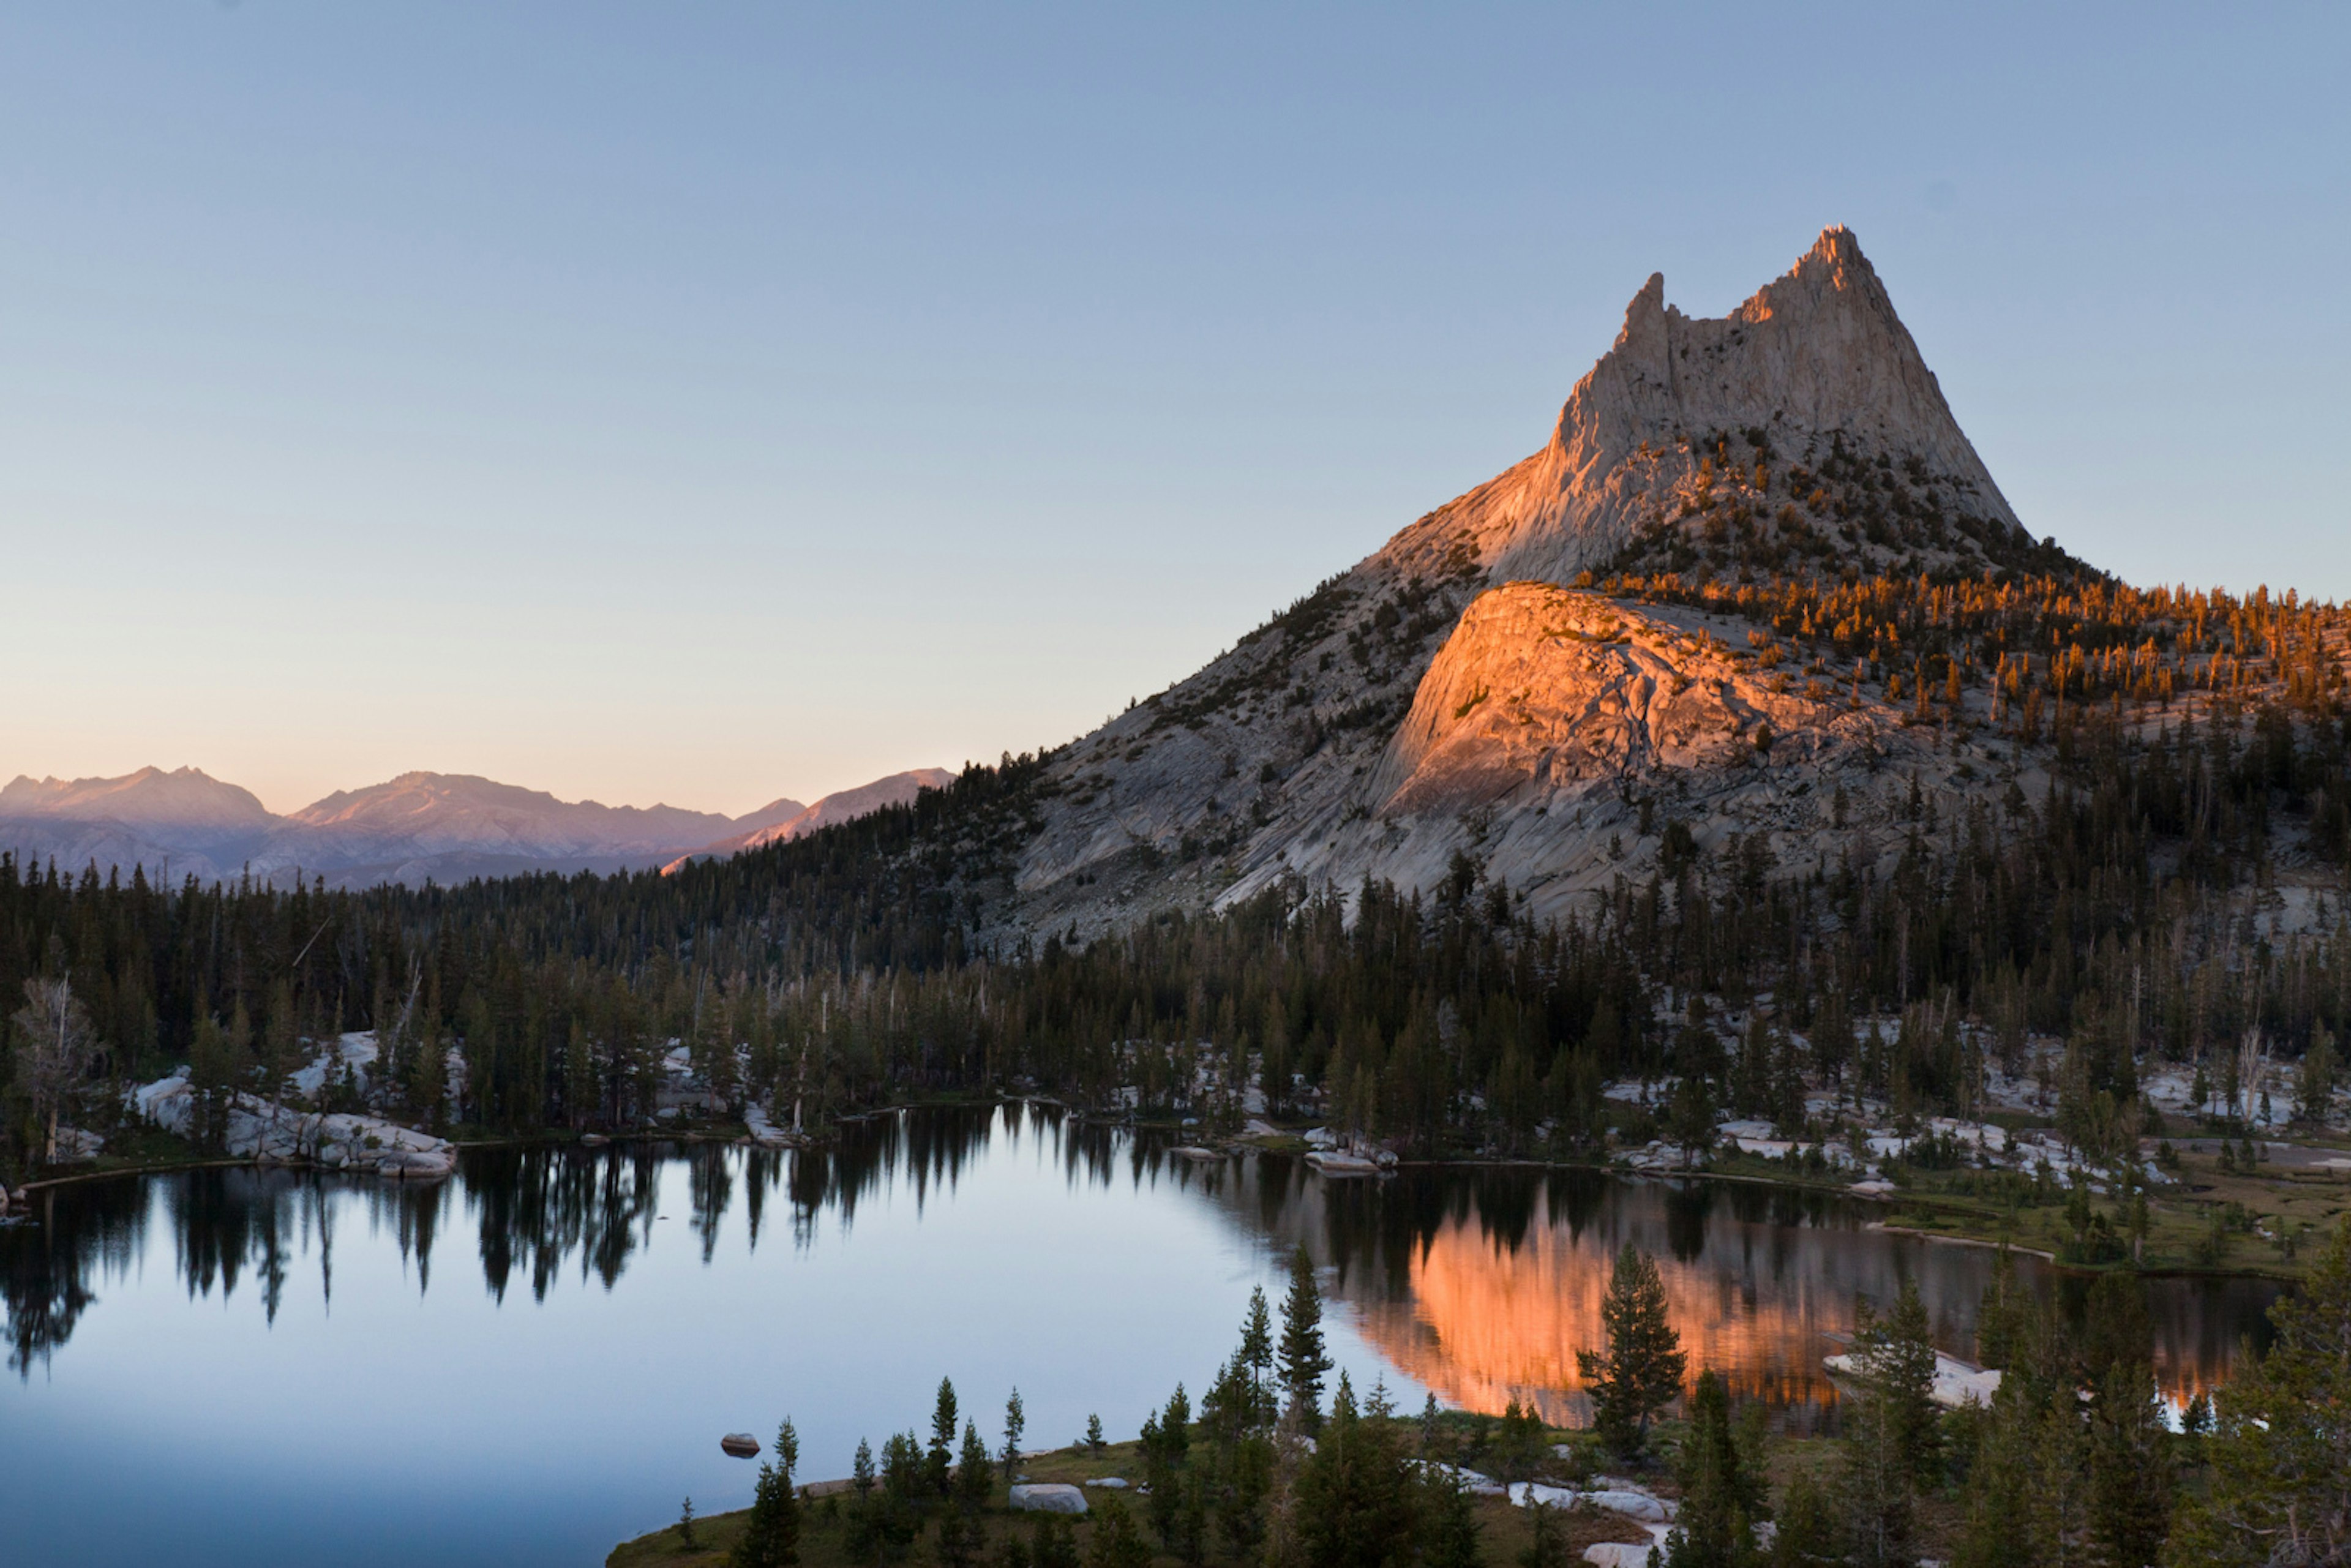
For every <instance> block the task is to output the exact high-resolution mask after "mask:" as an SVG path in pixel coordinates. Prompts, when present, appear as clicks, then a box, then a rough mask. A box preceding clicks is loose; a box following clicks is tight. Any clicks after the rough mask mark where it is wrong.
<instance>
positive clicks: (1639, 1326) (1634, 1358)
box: [1575, 1242, 1689, 1458]
mask: <svg viewBox="0 0 2351 1568" xmlns="http://www.w3.org/2000/svg"><path fill="white" fill-rule="evenodd" d="M1600 1323H1601V1327H1602V1329H1603V1330H1604V1332H1605V1333H1606V1334H1607V1336H1608V1345H1607V1348H1606V1349H1605V1350H1604V1351H1590V1350H1584V1351H1578V1352H1577V1353H1576V1356H1575V1362H1576V1366H1577V1369H1578V1370H1579V1371H1580V1372H1581V1373H1582V1374H1583V1381H1584V1386H1585V1388H1586V1390H1587V1392H1588V1393H1589V1394H1590V1396H1591V1398H1592V1411H1593V1427H1594V1428H1595V1429H1597V1430H1598V1432H1599V1433H1600V1436H1601V1437H1602V1439H1603V1440H1604V1442H1606V1443H1607V1444H1608V1446H1609V1447H1610V1448H1614V1449H1615V1450H1616V1451H1617V1452H1618V1453H1619V1454H1621V1455H1624V1456H1625V1458H1634V1457H1635V1456H1637V1455H1638V1454H1639V1453H1640V1452H1641V1451H1642V1449H1643V1448H1646V1446H1647V1443H1648V1440H1649V1423H1650V1421H1651V1420H1652V1419H1654V1418H1655V1417H1656V1414H1657V1412H1658V1411H1660V1410H1662V1409H1664V1408H1665V1407H1666V1406H1667V1405H1669V1404H1671V1403H1672V1402H1673V1400H1674V1397H1675V1396H1677V1395H1678V1394H1679V1393H1680V1392H1681V1388H1682V1378H1683V1376H1684V1375H1685V1374H1686V1373H1687V1371H1688V1367H1689V1358H1688V1357H1687V1355H1685V1354H1683V1352H1682V1347H1681V1335H1680V1334H1678V1333H1675V1332H1674V1326H1673V1323H1672V1322H1671V1321H1670V1320H1669V1319H1668V1317H1667V1312H1666V1283H1665V1280H1664V1279H1663V1277H1662V1276H1660V1275H1659V1274H1658V1272H1657V1265H1656V1262H1655V1261H1654V1260H1651V1259H1650V1257H1649V1256H1648V1254H1646V1253H1645V1252H1643V1251H1641V1250H1640V1249H1637V1248H1635V1247H1634V1246H1633V1245H1632V1244H1631V1243H1630V1242H1627V1243H1626V1244H1625V1249H1624V1250H1623V1251H1622V1252H1620V1253H1618V1254H1617V1255H1616V1267H1615V1270H1614V1273H1613V1274H1611V1276H1610V1277H1609V1281H1608V1294H1607V1296H1606V1297H1605V1298H1604V1300H1603V1301H1602V1302H1601V1305H1600Z"/></svg>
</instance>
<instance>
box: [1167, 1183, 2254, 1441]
mask: <svg viewBox="0 0 2351 1568" xmlns="http://www.w3.org/2000/svg"><path fill="white" fill-rule="evenodd" d="M1233 1170H1234V1173H1235V1174H1234V1176H1232V1178H1231V1180H1230V1181H1229V1182H1228V1183H1227V1184H1224V1185H1221V1186H1217V1187H1215V1188H1212V1189H1209V1190H1210V1194H1211V1196H1213V1197H1216V1198H1217V1201H1218V1202H1219V1204H1220V1205H1221V1206H1222V1207H1224V1208H1225V1209H1226V1210H1227V1212H1228V1213H1229V1214H1231V1215H1232V1216H1233V1217H1234V1218H1236V1219H1237V1220H1238V1221H1239V1222H1240V1223H1241V1224H1243V1225H1244V1226H1245V1227H1247V1228H1250V1229H1253V1230H1254V1231H1255V1232H1256V1233H1258V1234H1259V1235H1261V1236H1264V1237H1267V1238H1269V1239H1271V1241H1272V1243H1273V1245H1274V1247H1275V1248H1276V1249H1287V1248H1289V1247H1290V1246H1292V1245H1295V1244H1297V1243H1298V1242H1301V1241H1303V1242H1304V1243H1305V1244H1306V1245H1307V1248H1308V1249H1309V1250H1310V1252H1311V1253H1312V1254H1313V1256H1314V1258H1315V1260H1316V1261H1317V1262H1318V1263H1319V1264H1321V1265H1322V1266H1323V1267H1324V1268H1326V1269H1328V1270H1331V1271H1332V1273H1333V1274H1334V1275H1335V1277H1336V1278H1335V1283H1334V1286H1333V1290H1334V1293H1335V1294H1336V1296H1337V1297H1338V1298H1339V1299H1340V1300H1341V1301H1344V1302H1346V1303H1347V1304H1348V1305H1350V1306H1351V1307H1352V1308H1353V1312H1354V1315H1355V1318H1356V1321H1357V1323H1358V1326H1359V1327H1360V1329H1361V1330H1362V1332H1363V1333H1364V1336H1365V1337H1366V1338H1367V1339H1368V1340H1369V1341H1370V1342H1371V1343H1373V1344H1374V1345H1375V1346H1376V1347H1378V1348H1379V1349H1380V1351H1381V1352H1382V1353H1383V1354H1384V1355H1386V1356H1387V1358H1388V1359H1389V1360H1390V1361H1391V1362H1392V1363H1393V1364H1395V1365H1396V1366H1397V1367H1399V1368H1400V1369H1401V1370H1403V1371H1405V1372H1406V1373H1408V1374H1409V1375H1412V1376H1414V1377H1416V1378H1417V1379H1418V1380H1419V1381H1421V1382H1423V1383H1426V1384H1427V1385H1430V1386H1432V1387H1434V1388H1436V1389H1437V1390H1438V1391H1439V1392H1440V1394H1441V1395H1443V1396H1445V1397H1447V1399H1449V1400H1451V1401H1453V1402H1455V1403H1458V1404H1460V1405H1463V1406H1468V1407H1470V1408H1473V1409H1484V1410H1491V1411H1499V1409H1501V1407H1502V1406H1503V1405H1504V1404H1505V1403H1506V1402H1507V1401H1508V1400H1510V1399H1513V1398H1515V1399H1519V1400H1521V1401H1529V1400H1531V1401H1532V1402H1533V1403H1535V1404H1536V1405H1538V1406H1540V1407H1541V1408H1542V1409H1543V1410H1544V1411H1545V1412H1546V1413H1547V1414H1549V1415H1550V1416H1552V1418H1553V1419H1563V1420H1580V1419H1582V1418H1583V1415H1584V1400H1583V1394H1582V1391H1581V1381H1582V1380H1581V1378H1580V1376H1579V1375H1578V1374H1577V1372H1576V1367H1575V1357H1574V1353H1575V1352H1576V1351H1577V1350H1579V1349H1583V1348H1590V1347H1594V1346H1597V1345H1598V1344H1599V1343H1600V1340H1601V1329H1600V1322H1599V1310H1600V1300H1601V1296H1602V1294H1603V1292H1604V1291H1605V1289H1606V1285H1607V1280H1608V1272H1609V1269H1610V1265H1611V1262H1612V1260H1613V1259H1614V1255H1615V1253H1616V1252H1617V1250H1618V1249H1620V1248H1622V1247H1623V1246H1625V1244H1626V1243H1628V1242H1629V1243H1631V1244H1632V1245H1635V1246H1637V1247H1639V1248H1641V1249H1643V1250H1644V1251H1646V1252H1648V1253H1650V1254H1651V1255H1652V1256H1654V1257H1656V1259H1657V1260H1658V1261H1659V1264H1660V1267H1661V1270H1662V1272H1663V1273H1664V1275H1665V1278H1666V1282H1667V1298H1668V1303H1669V1311H1670V1312H1671V1313H1672V1315H1673V1318H1674V1322H1675V1325H1676V1327H1677V1329H1678V1330H1679V1331H1680V1332H1681V1333H1682V1335H1683V1339H1684V1342H1685V1343H1686V1344H1687V1345H1688V1346H1689V1348H1690V1351H1691V1355H1692V1364H1693V1365H1695V1366H1711V1367H1714V1368H1716V1369H1717V1370H1719V1371H1720V1372H1722V1373H1723V1374H1724V1375H1726V1377H1727V1378H1728V1379H1729V1381H1730V1383H1731V1384H1732V1385H1733V1387H1734V1388H1735V1389H1737V1390H1738V1391H1740V1393H1742V1394H1743V1395H1744V1396H1748V1397H1753V1398H1760V1399H1762V1400H1765V1401H1767V1402H1769V1403H1771V1404H1773V1405H1775V1406H1780V1407H1782V1408H1783V1409H1789V1410H1792V1411H1810V1412H1818V1411H1824V1410H1826V1409H1827V1408H1829V1407H1830V1406H1833V1405H1834V1402H1835V1398H1836V1393H1835V1389H1834V1385H1832V1384H1830V1382H1829V1381H1828V1378H1827V1375H1826V1373H1825V1371H1824V1369H1823V1367H1822V1365H1821V1357H1822V1356H1823V1354H1828V1353H1829V1352H1830V1351H1832V1350H1834V1348H1835V1344H1834V1336H1835V1335H1836V1334H1838V1333H1842V1332H1844V1331H1846V1330H1849V1329H1850V1328H1851V1327H1852V1323H1853V1314H1854V1303H1855V1299H1856V1298H1857V1297H1867V1298H1868V1299H1870V1300H1871V1301H1876V1302H1878V1303H1881V1304H1882V1303H1884V1302H1886V1301H1890V1300H1891V1299H1892V1298H1893V1297H1894V1295H1895V1294H1896V1291H1898V1290H1899V1289H1900V1287H1901V1284H1902V1281H1904V1280H1905V1279H1906V1278H1909V1279H1915V1280H1916V1281H1917V1283H1918V1286H1919V1291H1920V1293H1921V1295H1922V1296H1923V1297H1924V1298H1925V1300H1926V1301H1927V1305H1928V1312H1929V1313H1930V1316H1931V1318H1932V1320H1933V1323H1934V1329H1935V1337H1936V1340H1937V1343H1939V1344H1940V1345H1941V1346H1942V1347H1943V1348H1944V1349H1946V1350H1948V1351H1950V1352H1952V1353H1954V1354H1962V1355H1964V1354H1969V1353H1970V1352H1971V1350H1972V1348H1973V1339H1974V1331H1975V1318H1976V1312H1977V1309H1978V1306H1979V1303H1980V1297H1981V1294H1982V1290H1983V1286H1984V1284H1985V1282H1986V1281H1987V1280H1988V1279H1989V1278H1990V1274H1991V1265H1992V1254H1991V1251H1990V1250H1989V1249H1982V1248H1975V1247H1960V1246H1952V1245H1949V1244H1937V1243H1930V1242H1927V1241H1924V1240H1920V1239H1913V1238H1907V1237H1901V1236H1892V1235H1887V1234H1886V1233H1884V1232H1882V1231H1875V1230H1871V1229H1869V1228H1867V1221H1868V1219H1869V1218H1871V1217H1872V1216H1874V1215H1875V1214H1876V1212H1877V1211H1876V1210H1875V1209H1873V1208H1869V1207H1865V1206H1862V1205H1858V1204H1855V1203H1854V1202H1852V1201H1851V1200H1847V1199H1843V1198H1840V1197H1836V1196H1835V1195H1834V1194H1826V1193H1819V1192H1805V1191H1800V1190H1796V1189H1791V1188H1782V1187H1772V1186H1761V1185H1757V1184H1750V1183H1735V1182H1717V1181H1704V1180H1696V1181H1628V1180H1624V1179H1620V1178H1615V1177H1611V1176H1606V1175H1604V1174H1602V1173H1599V1172H1594V1171H1543V1170H1539V1169H1535V1168H1532V1167H1526V1166H1501V1167H1479V1168H1468V1169H1453V1170H1431V1169H1406V1170H1404V1171H1402V1172H1399V1173H1398V1174H1397V1175H1396V1176H1394V1177H1393V1178H1390V1179H1386V1180H1380V1181H1369V1180H1347V1181H1325V1180H1322V1179H1321V1178H1319V1177H1316V1176H1311V1175H1310V1174H1309V1173H1307V1172H1306V1171H1305V1170H1304V1169H1303V1167H1302V1166H1301V1164H1300V1163H1299V1162H1296V1161H1292V1160H1288V1159H1282V1158H1278V1157H1274V1156H1261V1157H1259V1158H1256V1159H1252V1160H1249V1161H1247V1162H1243V1163H1240V1164H1238V1165H1236V1166H1234V1167H1233ZM2023 1269H2024V1272H2025V1274H2026V1275H2027V1277H2028V1278H2030V1279H2032V1280H2034V1281H2035V1282H2036V1283H2037V1285H2038V1287H2039V1288H2040V1289H2042V1290H2043V1291H2051V1290H2053V1289H2055V1290H2056V1291H2057V1294H2058V1305H2059V1308H2060V1310H2061V1311H2064V1312H2070V1313H2074V1314H2075V1315H2078V1312H2079V1304H2078V1301H2076V1300H2074V1295H2075V1294H2076V1292H2073V1291H2070V1290H2069V1289H2066V1288H2063V1287H2061V1286H2060V1285H2059V1283H2058V1281H2060V1280H2061V1279H2063V1278H2064V1277H2062V1276H2058V1275H2056V1274H2055V1273H2054V1272H2053V1270H2046V1269H2044V1268H2043V1267H2041V1266H2040V1265H2039V1264H2038V1262H2037V1260H2023ZM2274 1294H2275V1290H2274V1288H2273V1287H2271V1286H2268V1285H2265V1284H2264V1283H2262V1281H2249V1280H2231V1281H2196V1282H2191V1281H2168V1280H2157V1281H2147V1300H2148V1307H2149V1312H2150V1317H2151V1319H2152V1322H2153V1324H2154V1329H2155V1339H2156V1363H2157V1371H2158V1376H2159V1377H2160V1378H2161V1379H2162V1380H2163V1384H2164V1386H2165V1388H2166V1389H2167V1391H2168V1392H2171V1393H2173V1394H2174V1395H2175V1396H2179V1397H2182V1398H2184V1397H2185V1396H2187V1395H2188V1394H2189V1393H2192V1392H2193V1391H2194V1389H2195V1388H2197V1387H2200V1386H2206V1385H2210V1384H2212V1383H2215V1382H2217V1381H2219V1380H2220V1377H2221V1376H2223V1375H2225V1372H2226V1369H2227V1366H2228V1364H2229V1363H2230V1361H2231V1359H2232V1358H2233V1356H2234V1354H2236V1352H2235V1345H2236V1340H2237V1336H2238V1335H2239V1334H2240V1333H2243V1332H2245V1331H2247V1330H2248V1329H2249V1328H2252V1327H2253V1326H2255V1325H2256V1324H2258V1323H2259V1322H2260V1320H2261V1316H2262V1312H2263V1311H2264V1310H2265V1309H2266V1307H2267V1305H2268V1303H2269V1301H2271V1299H2273V1296H2274ZM1804 1419H1805V1421H1807V1422H1809V1420H1810V1419H1811V1416H1809V1415H1807V1416H1805V1417H1804Z"/></svg>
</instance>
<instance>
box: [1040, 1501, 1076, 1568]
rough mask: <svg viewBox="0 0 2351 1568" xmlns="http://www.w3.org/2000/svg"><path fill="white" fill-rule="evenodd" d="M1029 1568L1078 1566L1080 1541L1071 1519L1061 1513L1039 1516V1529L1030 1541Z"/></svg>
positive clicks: (1071, 1567) (1067, 1567)
mask: <svg viewBox="0 0 2351 1568" xmlns="http://www.w3.org/2000/svg"><path fill="white" fill-rule="evenodd" d="M1029 1568H1078V1541H1077V1535H1076V1532H1075V1531H1072V1530H1071V1528H1070V1521H1067V1520H1065V1519H1063V1518H1062V1517H1061V1515H1059V1514H1054V1513H1040V1514H1039V1515H1038V1516H1037V1531H1036V1533H1035V1534H1034V1535H1033V1536H1031V1537H1030V1538H1029Z"/></svg>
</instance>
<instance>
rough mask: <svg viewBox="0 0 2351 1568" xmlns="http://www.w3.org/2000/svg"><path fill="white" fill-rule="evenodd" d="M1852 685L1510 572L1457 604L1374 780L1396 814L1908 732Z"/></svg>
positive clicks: (1749, 767)
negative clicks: (1798, 671)
mask: <svg viewBox="0 0 2351 1568" xmlns="http://www.w3.org/2000/svg"><path fill="white" fill-rule="evenodd" d="M1844 697H1845V694H1844V692H1843V691H1842V690H1841V689H1839V688H1838V687H1836V686H1835V685H1829V684H1824V683H1823V682H1820V681H1817V680H1815V681H1809V682H1804V681H1793V682H1792V681H1791V680H1790V679H1789V677H1787V676H1786V675H1785V674H1779V673H1776V672H1775V671H1774V670H1773V669H1771V668H1770V667H1768V666H1766V665H1764V664H1760V663H1758V662H1757V661H1756V659H1755V657H1754V655H1753V653H1752V652H1751V651H1750V650H1748V649H1746V648H1743V647H1742V648H1739V649H1737V650H1733V649H1732V648H1730V647H1729V646H1727V645H1725V643H1723V642H1722V640H1721V639H1720V638H1719V636H1717V635H1716V634H1715V632H1713V631H1711V630H1710V629H1709V628H1708V626H1707V625H1706V623H1705V621H1704V618H1702V617H1699V616H1697V615H1683V616H1679V617H1677V616H1676V615H1675V614H1673V613H1672V612H1667V611H1664V610H1655V609H1636V608H1634V607H1632V606H1629V605H1623V604H1618V603H1614V602H1612V601H1609V600H1605V599H1603V598H1601V597H1599V596H1598V595H1596V594H1593V593H1587V592H1579V591H1572V590H1568V589H1562V588H1558V587H1555V586H1553V585H1552V584H1550V583H1542V582H1513V583H1510V584H1507V585H1505V586H1504V587H1501V588H1497V589H1493V590H1490V591H1488V592H1486V593H1484V594H1481V595H1479V598H1478V599H1477V600H1476V601H1474V602H1473V603H1472V604H1471V605H1470V606H1469V608H1468V610H1466V611H1464V612H1462V616H1461V620H1460V622H1459V624H1458V625H1457V626H1456V627H1455V628H1454V631H1453V635H1452V636H1451V637H1450V638H1448V639H1447V641H1446V643H1445V646H1444V648H1443V649H1442V650H1441V651H1440V652H1439V653H1437V658H1436V660H1435V662H1434V663H1432V664H1430V665H1429V668H1428V674H1426V675H1424V676H1423V677H1421V682H1420V686H1419V689H1418V690H1417V691H1416V692H1415V694H1414V695H1413V704H1412V709H1411V711H1410V712H1409V713H1407V714H1406V715H1405V720H1404V723H1403V724H1402V725H1401V726H1399V727H1397V729H1396V732H1395V737H1393V738H1392V739H1391V740H1390V741H1389V743H1388V748H1387V752H1386V755H1385V756H1384V758H1382V759H1381V764H1380V768H1379V769H1378V771H1377V772H1376V773H1374V776H1373V784H1372V793H1373V794H1374V796H1376V797H1379V798H1380V801H1379V808H1378V809H1379V810H1381V811H1382V812H1383V813H1384V814H1387V815H1390V816H1395V815H1402V814H1412V813H1419V814H1427V813H1437V812H1445V811H1458V810H1468V809H1474V808H1477V807H1480V806H1487V805H1490V804H1493V803H1496V802H1498V801H1501V800H1514V799H1536V798H1548V797H1556V796H1562V795H1566V796H1573V795H1576V794H1578V793H1581V792H1582V791H1583V789H1586V788H1588V787H1589V786H1592V785H1593V784H1599V783H1612V784H1613V783H1618V782H1623V781H1628V780H1634V779H1641V778H1643V777H1644V776H1646V775H1649V774H1653V773H1655V772H1656V771H1657V770H1659V769H1661V768H1677V769H1692V770H1705V771H1710V772H1714V773H1731V774H1738V773H1741V772H1749V771H1753V770H1755V769H1756V768H1761V767H1763V766H1765V765H1766V764H1767V763H1768V761H1769V758H1768V755H1767V754H1768V753H1769V751H1770V750H1771V748H1772V747H1775V746H1777V745H1779V744H1780V742H1781V740H1782V738H1783V737H1784V739H1785V742H1786V745H1787V746H1788V747H1789V748H1790V750H1791V752H1800V753H1802V760H1803V761H1804V762H1805V763H1806V764H1807V765H1808V767H1810V768H1820V767H1822V766H1831V765H1834V764H1836V763H1838V762H1861V763H1867V764H1874V763H1875V761H1876V759H1877V758H1880V757H1881V756H1882V755H1883V753H1884V752H1885V750H1886V748H1888V747H1902V746H1903V744H1904V742H1903V729H1902V725H1901V722H1900V716H1899V715H1898V714H1896V713H1894V712H1892V711H1891V710H1889V709H1888V708H1886V706H1884V705H1882V704H1876V703H1870V704H1861V703H1851V702H1848V701H1845V700H1843V699H1844ZM1782 760H1785V758H1783V759H1782Z"/></svg>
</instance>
